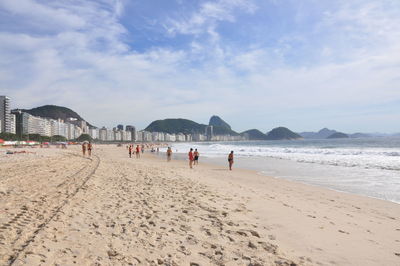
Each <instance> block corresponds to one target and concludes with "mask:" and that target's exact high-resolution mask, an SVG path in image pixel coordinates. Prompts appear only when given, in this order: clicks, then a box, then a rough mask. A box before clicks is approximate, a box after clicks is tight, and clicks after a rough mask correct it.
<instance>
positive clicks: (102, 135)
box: [99, 127, 107, 141]
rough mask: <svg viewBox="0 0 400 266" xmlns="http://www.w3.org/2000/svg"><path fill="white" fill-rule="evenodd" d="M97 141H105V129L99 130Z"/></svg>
mask: <svg viewBox="0 0 400 266" xmlns="http://www.w3.org/2000/svg"><path fill="white" fill-rule="evenodd" d="M99 139H100V140H102V141H106V140H107V128H105V127H102V128H101V129H100V130H99Z"/></svg>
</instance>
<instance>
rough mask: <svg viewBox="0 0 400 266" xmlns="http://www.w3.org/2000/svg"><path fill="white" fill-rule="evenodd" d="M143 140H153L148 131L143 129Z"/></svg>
mask: <svg viewBox="0 0 400 266" xmlns="http://www.w3.org/2000/svg"><path fill="white" fill-rule="evenodd" d="M143 141H146V142H151V141H153V136H152V134H151V132H149V131H143Z"/></svg>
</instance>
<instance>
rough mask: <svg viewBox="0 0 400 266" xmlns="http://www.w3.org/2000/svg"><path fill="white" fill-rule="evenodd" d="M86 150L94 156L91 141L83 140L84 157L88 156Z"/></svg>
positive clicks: (89, 154)
mask: <svg viewBox="0 0 400 266" xmlns="http://www.w3.org/2000/svg"><path fill="white" fill-rule="evenodd" d="M86 150H87V152H88V156H89V157H90V156H92V143H90V142H83V143H82V154H83V157H85V156H86Z"/></svg>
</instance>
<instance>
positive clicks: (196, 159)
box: [193, 149, 200, 165]
mask: <svg viewBox="0 0 400 266" xmlns="http://www.w3.org/2000/svg"><path fill="white" fill-rule="evenodd" d="M193 155H194V163H193V164H194V165H197V164H199V156H200V153H199V152H198V151H197V149H195V150H194V153H193Z"/></svg>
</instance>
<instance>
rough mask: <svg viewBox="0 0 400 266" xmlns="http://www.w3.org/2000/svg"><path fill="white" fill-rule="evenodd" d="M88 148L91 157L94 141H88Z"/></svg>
mask: <svg viewBox="0 0 400 266" xmlns="http://www.w3.org/2000/svg"><path fill="white" fill-rule="evenodd" d="M87 150H88V155H89V157H91V156H92V143H90V142H89V143H88V146H87Z"/></svg>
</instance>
